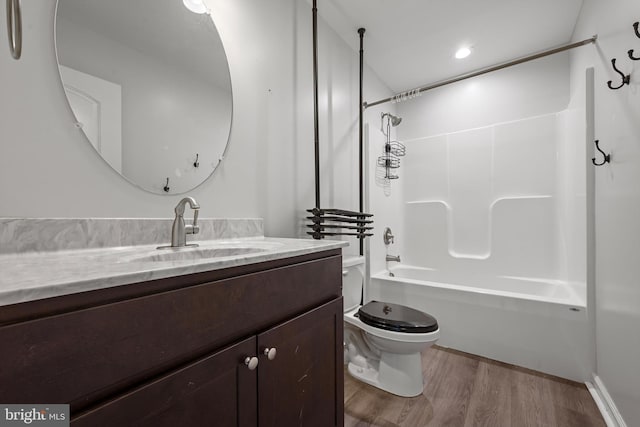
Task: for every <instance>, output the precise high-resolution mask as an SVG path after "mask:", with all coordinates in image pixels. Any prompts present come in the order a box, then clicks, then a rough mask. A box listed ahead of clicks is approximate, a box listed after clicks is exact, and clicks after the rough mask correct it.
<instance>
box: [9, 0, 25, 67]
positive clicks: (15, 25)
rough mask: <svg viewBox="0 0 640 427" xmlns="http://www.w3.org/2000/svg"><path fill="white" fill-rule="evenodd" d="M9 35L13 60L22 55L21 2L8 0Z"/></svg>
mask: <svg viewBox="0 0 640 427" xmlns="http://www.w3.org/2000/svg"><path fill="white" fill-rule="evenodd" d="M7 34H8V35H9V50H10V51H11V56H12V57H13V59H20V56H21V55H22V12H21V10H20V0H7Z"/></svg>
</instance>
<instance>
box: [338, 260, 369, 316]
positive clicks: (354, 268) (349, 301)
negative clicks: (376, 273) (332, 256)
mask: <svg viewBox="0 0 640 427" xmlns="http://www.w3.org/2000/svg"><path fill="white" fill-rule="evenodd" d="M363 286H364V257H363V256H344V257H343V258H342V297H343V299H344V311H345V312H347V311H351V310H353V309H354V308H356V307H357V306H359V305H360V299H361V297H362V287H363Z"/></svg>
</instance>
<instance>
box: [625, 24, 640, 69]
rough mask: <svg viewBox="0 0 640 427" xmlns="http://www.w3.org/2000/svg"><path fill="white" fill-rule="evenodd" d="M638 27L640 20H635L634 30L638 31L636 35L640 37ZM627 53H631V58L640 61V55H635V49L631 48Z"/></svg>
mask: <svg viewBox="0 0 640 427" xmlns="http://www.w3.org/2000/svg"><path fill="white" fill-rule="evenodd" d="M638 27H640V22H635V23H634V24H633V30H634V31H635V32H636V36H637V37H638V38H639V39H640V29H638ZM627 53H628V54H629V59H632V60H634V61H640V56H638V57H636V56H633V49H629V51H628V52H627Z"/></svg>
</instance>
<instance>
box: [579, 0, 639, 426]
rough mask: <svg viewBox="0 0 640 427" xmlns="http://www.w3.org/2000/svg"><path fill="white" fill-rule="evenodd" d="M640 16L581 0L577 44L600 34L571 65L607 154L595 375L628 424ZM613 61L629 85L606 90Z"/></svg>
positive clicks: (599, 198) (618, 0)
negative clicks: (589, 91) (587, 93)
mask: <svg viewBox="0 0 640 427" xmlns="http://www.w3.org/2000/svg"><path fill="white" fill-rule="evenodd" d="M639 19H640V3H639V2H638V1H637V0H610V1H606V2H603V1H598V0H585V1H584V6H583V9H582V13H581V16H580V18H579V20H578V24H577V26H576V30H575V34H574V39H576V40H579V39H583V38H585V37H589V36H591V35H593V34H598V42H597V45H596V46H595V47H590V48H583V49H580V50H577V51H575V53H574V54H573V55H572V61H571V66H572V99H578V98H580V97H581V96H582V95H581V91H580V87H581V85H583V84H584V79H583V78H581V76H583V75H584V70H585V68H586V67H588V66H594V67H595V88H596V91H595V99H596V101H595V105H596V111H595V137H596V139H599V140H600V146H601V148H602V149H603V150H604V151H605V152H609V153H611V155H612V160H611V164H610V165H606V166H603V167H599V168H596V169H595V175H596V177H595V180H596V181H595V183H596V198H595V224H596V275H595V298H596V349H597V351H596V357H597V372H596V373H597V375H598V376H599V377H600V379H601V380H602V382H603V383H604V385H605V387H606V389H607V390H608V393H609V394H610V395H611V397H612V398H613V401H614V402H615V405H616V406H617V409H618V410H619V411H620V413H621V414H622V417H623V418H624V420H625V422H626V424H627V425H628V426H637V425H640V386H639V384H640V333H639V332H638V331H639V330H640V279H639V278H640V262H638V261H639V259H640V257H639V256H638V253H639V240H638V236H640V215H639V212H640V185H639V183H640V90H639V89H640V63H638V62H635V63H634V62H632V61H630V60H629V59H628V58H627V56H626V52H627V50H628V49H635V51H636V54H639V53H640V39H639V38H637V37H636V36H635V35H634V33H633V28H632V24H633V23H634V22H635V21H638V20H639ZM612 58H617V59H618V66H619V68H620V69H622V70H624V71H625V72H627V73H631V74H632V76H631V86H625V87H624V88H623V89H620V90H617V91H612V90H609V89H608V88H607V86H606V82H607V81H608V80H613V81H614V84H615V85H617V84H618V83H619V80H618V79H619V78H618V76H617V75H616V74H615V73H614V72H613V70H612V68H611V64H610V62H609V61H610V60H611V59H612ZM598 159H599V160H601V157H600V155H599V154H598Z"/></svg>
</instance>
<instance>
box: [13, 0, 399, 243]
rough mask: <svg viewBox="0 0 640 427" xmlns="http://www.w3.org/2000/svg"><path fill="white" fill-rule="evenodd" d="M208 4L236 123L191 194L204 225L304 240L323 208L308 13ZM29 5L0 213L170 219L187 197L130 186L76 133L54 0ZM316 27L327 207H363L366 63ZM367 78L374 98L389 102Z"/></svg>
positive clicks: (297, 6)
mask: <svg viewBox="0 0 640 427" xmlns="http://www.w3.org/2000/svg"><path fill="white" fill-rule="evenodd" d="M208 3H209V5H210V7H211V10H212V13H213V15H214V19H215V21H216V26H217V27H218V30H219V32H220V35H221V38H222V40H223V43H224V45H225V49H226V52H227V56H228V60H229V66H230V71H231V80H232V87H233V99H234V118H233V125H232V130H231V141H230V144H231V145H230V148H229V151H228V155H227V158H226V159H225V161H224V162H223V163H222V165H221V166H220V168H219V169H218V170H216V172H215V173H214V174H213V176H212V177H211V178H209V179H208V180H207V181H206V182H205V183H204V184H202V185H201V186H200V187H198V188H197V189H195V190H194V191H192V192H190V193H189V194H190V195H192V196H194V197H195V198H196V199H197V200H198V202H199V203H200V205H201V208H202V209H201V215H202V216H203V217H264V218H265V228H266V233H267V234H268V235H272V236H296V235H301V233H303V232H304V231H303V227H302V226H301V225H302V222H303V220H302V217H303V215H304V209H305V208H307V207H312V206H313V205H314V188H313V114H312V92H311V86H312V77H311V63H312V60H311V10H310V7H309V5H308V4H307V3H306V2H304V1H303V0H272V1H269V2H255V1H249V0H239V1H233V2H227V1H222V0H209V1H208ZM22 8H23V20H24V27H23V31H24V41H23V43H24V44H23V56H22V59H21V60H20V61H14V60H13V59H11V57H10V55H9V54H8V53H7V52H5V54H0V70H2V77H3V79H2V83H0V85H1V86H0V93H2V102H0V129H2V143H1V144H0V216H3V217H171V216H172V215H173V207H174V206H175V204H176V203H177V201H178V200H179V198H180V196H166V195H154V194H149V193H147V192H145V191H142V190H140V189H138V188H136V187H134V186H132V185H131V184H130V183H128V182H127V181H125V180H124V179H123V178H122V177H120V176H119V175H118V174H117V173H116V172H114V171H113V170H111V168H110V167H109V166H108V165H107V164H106V163H105V162H103V161H102V159H100V158H99V156H98V155H97V154H96V153H95V152H94V150H93V148H92V147H91V145H90V144H89V143H88V142H86V141H85V139H84V137H83V136H82V135H81V134H79V131H78V129H76V128H75V127H74V126H73V117H72V115H71V111H70V110H69V109H68V107H67V106H66V100H65V95H64V91H63V88H62V85H61V84H60V81H59V77H58V71H57V65H56V59H55V53H54V45H53V25H54V9H55V1H53V0H49V1H45V2H23V6H22ZM0 14H1V15H3V13H0ZM0 22H3V23H4V22H5V20H4V16H1V17H0ZM319 31H320V48H321V51H320V67H321V79H320V92H321V95H320V98H321V108H323V109H324V111H325V114H323V116H322V117H321V119H322V121H321V144H322V154H323V165H322V166H323V173H324V175H323V186H322V195H323V199H322V203H323V205H325V204H326V205H325V206H337V207H344V208H357V204H358V201H357V188H358V187H357V185H358V184H357V179H356V180H354V169H355V170H356V171H357V115H356V114H355V113H356V112H357V108H358V107H357V105H358V96H357V93H358V92H357V90H358V56H357V53H356V52H353V51H352V50H351V49H349V48H348V47H347V46H346V45H345V43H344V42H343V41H342V39H340V38H339V37H338V36H337V35H336V34H335V33H334V32H333V31H332V30H330V29H329V27H328V26H327V25H325V24H324V23H323V22H322V21H321V22H320V28H319ZM354 37H357V34H356V32H355V29H354ZM366 75H367V78H366V86H365V90H366V91H367V93H368V94H371V96H372V97H378V96H388V95H389V91H388V89H387V88H386V87H385V86H384V85H382V84H381V83H380V82H379V80H378V79H377V78H376V77H375V75H374V74H373V73H371V72H370V71H369V70H367V71H366ZM339 152H346V153H351V159H355V160H354V162H351V159H349V155H348V154H347V156H346V157H344V158H343V157H341V159H340V160H339V161H337V162H331V161H329V160H330V159H331V156H333V155H334V154H336V153H339ZM354 153H356V154H355V157H354ZM347 166H348V167H349V168H347ZM331 170H333V172H334V173H333V174H332V176H331V177H329V176H328V173H329V171H331ZM356 173H357V172H356ZM347 201H349V202H350V206H342V205H343V203H344V204H348V203H347ZM338 205H340V206H338Z"/></svg>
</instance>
